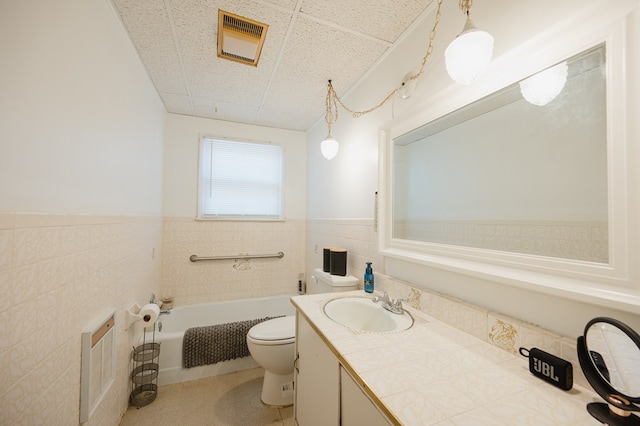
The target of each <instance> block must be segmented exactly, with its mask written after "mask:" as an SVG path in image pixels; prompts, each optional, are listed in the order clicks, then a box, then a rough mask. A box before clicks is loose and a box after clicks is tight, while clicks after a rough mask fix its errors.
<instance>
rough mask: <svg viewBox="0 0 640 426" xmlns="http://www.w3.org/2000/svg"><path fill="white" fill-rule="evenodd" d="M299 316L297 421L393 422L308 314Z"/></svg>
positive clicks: (305, 424)
mask: <svg viewBox="0 0 640 426" xmlns="http://www.w3.org/2000/svg"><path fill="white" fill-rule="evenodd" d="M296 318H297V320H296V363H295V371H294V376H295V379H294V380H295V400H294V417H295V420H296V425H298V426H316V425H317V426H330V425H336V426H337V425H344V426H361V425H368V426H378V425H380V426H387V425H389V424H391V423H390V422H389V421H388V420H387V418H386V417H385V416H384V414H382V413H381V412H380V411H379V410H378V408H377V407H376V405H375V404H374V403H373V401H371V399H369V397H368V396H367V395H366V394H365V393H364V391H363V390H362V389H361V388H360V386H359V385H358V384H357V382H356V381H355V380H354V379H353V378H352V377H351V376H350V375H349V373H348V372H347V370H346V369H345V368H344V367H343V366H341V365H340V362H339V360H338V358H337V357H336V356H335V355H334V354H333V352H332V351H331V349H329V347H328V346H327V345H326V344H325V343H324V341H323V340H322V338H321V337H320V336H319V335H318V333H317V332H316V331H315V330H314V329H313V328H312V327H311V325H309V323H308V322H307V321H306V320H305V318H304V317H302V316H301V315H300V314H297V316H296Z"/></svg>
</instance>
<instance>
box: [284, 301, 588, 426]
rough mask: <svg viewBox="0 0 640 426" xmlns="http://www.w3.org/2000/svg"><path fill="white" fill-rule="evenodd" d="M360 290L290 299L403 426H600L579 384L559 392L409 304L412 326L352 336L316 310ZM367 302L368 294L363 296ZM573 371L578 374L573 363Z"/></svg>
mask: <svg viewBox="0 0 640 426" xmlns="http://www.w3.org/2000/svg"><path fill="white" fill-rule="evenodd" d="M353 296H360V297H363V296H364V297H367V295H366V293H364V292H363V291H361V290H359V291H351V292H345V293H328V294H317V295H305V296H294V297H292V298H291V300H292V302H293V304H294V306H296V308H297V309H298V311H299V312H300V313H301V314H302V315H303V316H304V317H305V318H306V319H307V320H308V321H309V323H310V324H311V325H312V326H313V328H315V329H316V330H317V331H318V332H319V333H320V334H321V337H323V340H324V341H325V342H326V343H327V344H328V345H329V348H330V349H331V350H332V352H333V353H334V354H335V355H336V356H337V357H338V359H339V360H340V362H341V363H342V364H344V365H345V367H346V368H347V369H348V370H349V371H351V372H352V373H355V374H356V375H358V379H359V381H361V382H362V383H364V384H365V386H366V387H368V388H369V391H370V393H371V395H370V396H372V399H374V401H376V402H377V403H378V404H379V405H380V404H381V405H383V406H385V407H386V409H384V411H386V412H388V413H391V414H392V415H393V417H394V418H392V419H391V420H392V421H394V422H395V423H397V424H403V425H438V426H451V425H474V426H480V425H491V426H497V425H505V426H514V425H518V426H521V425H536V426H544V425H554V426H558V425H563V426H569V425H576V426H577V425H580V426H584V425H599V424H600V423H599V422H598V421H597V420H595V419H594V418H593V417H591V416H590V415H589V413H587V410H586V404H587V403H588V402H593V401H601V399H600V398H599V397H598V396H597V395H596V394H595V393H593V392H591V391H590V390H587V389H584V388H582V387H579V386H575V385H574V387H573V389H571V390H570V391H563V390H561V389H558V388H556V387H554V386H552V385H550V384H548V383H546V382H544V381H542V380H540V379H538V378H536V377H534V376H533V375H532V374H531V373H530V372H529V368H528V360H527V359H526V358H524V357H521V356H517V355H513V354H510V353H508V352H506V351H504V350H502V349H500V348H497V347H496V346H493V345H491V344H489V343H486V342H483V341H481V340H479V339H477V338H475V337H473V336H470V335H468V334H466V333H464V332H462V331H460V330H458V329H456V328H453V327H451V326H448V325H446V324H444V323H442V322H440V321H437V320H435V319H433V318H430V317H429V316H427V315H425V314H424V313H422V312H420V311H417V310H415V309H413V308H411V307H408V306H405V309H406V310H407V311H408V312H409V313H410V314H411V315H412V316H413V318H414V324H413V326H412V327H411V328H410V329H408V330H406V331H403V332H399V333H369V332H358V331H353V330H351V329H349V328H347V327H344V326H342V325H340V324H338V323H336V322H334V321H333V320H331V319H330V318H328V317H327V316H326V315H325V314H324V312H323V310H322V308H323V306H324V304H325V303H326V302H327V301H329V300H331V299H335V298H337V297H353ZM368 297H370V296H368ZM573 369H574V373H575V372H576V371H577V370H579V369H580V366H579V365H574V366H573Z"/></svg>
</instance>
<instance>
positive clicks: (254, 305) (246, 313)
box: [145, 295, 295, 386]
mask: <svg viewBox="0 0 640 426" xmlns="http://www.w3.org/2000/svg"><path fill="white" fill-rule="evenodd" d="M290 298H291V296H290V295H285V296H274V297H265V298H259V299H245V300H233V301H228V302H214V303H203V304H198V305H190V306H180V307H176V308H173V309H172V310H171V314H169V315H161V316H160V318H159V320H158V323H157V326H156V335H155V341H156V342H160V343H161V345H160V358H159V361H158V363H159V367H160V372H159V374H158V385H160V386H162V385H169V384H171V383H180V382H186V381H188V380H195V379H201V378H203V377H209V376H216V375H219V374H226V373H231V372H234V371H240V370H246V369H249V368H254V367H258V364H256V363H255V361H254V360H253V358H251V356H248V357H245V358H237V359H232V360H230V361H224V362H219V363H216V364H211V365H203V366H199V367H193V368H183V367H182V338H183V337H184V332H185V330H187V329H188V328H190V327H200V326H205V325H214V324H224V323H227V322H234V321H242V320H250V319H256V318H264V317H268V316H271V317H273V316H279V315H295V309H294V307H293V305H292V304H291V302H290ZM159 329H161V331H159ZM145 338H146V341H147V342H150V341H151V333H150V332H147V335H146V336H145Z"/></svg>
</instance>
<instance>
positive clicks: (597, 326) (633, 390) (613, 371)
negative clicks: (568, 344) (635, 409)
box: [586, 322, 640, 398]
mask: <svg viewBox="0 0 640 426" xmlns="http://www.w3.org/2000/svg"><path fill="white" fill-rule="evenodd" d="M586 343H587V348H588V350H589V354H590V355H591V360H592V362H593V364H594V366H595V367H596V369H597V370H598V372H599V373H600V375H601V376H602V377H603V378H604V379H605V380H606V381H607V382H608V383H609V384H610V385H611V386H612V387H614V388H615V389H616V390H618V391H619V392H620V393H621V394H623V395H626V396H630V397H633V398H640V347H638V344H640V342H634V341H633V340H632V339H631V337H629V336H628V335H627V334H626V333H625V332H624V331H623V330H620V329H619V328H618V327H616V326H615V325H613V324H610V323H607V322H596V323H594V324H593V325H591V326H590V327H589V329H588V330H587V332H586Z"/></svg>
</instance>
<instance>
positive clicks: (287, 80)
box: [264, 16, 387, 117]
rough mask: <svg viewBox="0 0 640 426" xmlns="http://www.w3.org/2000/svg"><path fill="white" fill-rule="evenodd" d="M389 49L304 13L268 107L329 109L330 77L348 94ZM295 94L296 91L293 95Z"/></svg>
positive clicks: (290, 44) (268, 99)
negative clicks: (320, 21) (323, 23)
mask: <svg viewBox="0 0 640 426" xmlns="http://www.w3.org/2000/svg"><path fill="white" fill-rule="evenodd" d="M386 50H387V45H386V44H383V43H378V42H375V41H373V40H371V39H369V38H364V37H361V36H359V35H356V34H353V33H350V32H346V31H342V30H340V29H336V28H333V27H330V26H326V25H322V24H320V23H318V22H316V21H314V20H310V19H307V18H305V17H303V16H300V17H299V18H298V20H297V22H296V24H295V27H294V30H293V32H292V34H291V38H290V39H289V42H288V44H287V50H286V51H285V53H284V55H283V57H282V60H281V62H280V64H279V67H278V72H277V73H276V75H275V76H274V79H273V84H272V86H271V90H270V92H269V96H268V97H267V99H266V101H265V105H264V106H265V108H269V109H273V110H278V109H282V105H287V104H288V105H290V108H289V110H298V109H303V110H304V109H306V108H308V107H309V105H312V106H313V108H314V109H313V110H314V111H317V114H318V115H317V116H318V117H320V116H322V115H323V114H324V111H325V101H324V99H325V96H326V91H327V89H326V87H327V80H328V79H333V82H334V87H335V88H336V90H337V91H338V93H344V92H345V91H346V90H347V89H348V88H349V87H351V85H353V84H354V83H355V82H356V81H357V80H358V79H359V78H360V77H361V76H362V75H363V74H364V73H365V71H367V70H368V69H369V68H370V67H371V66H372V65H373V64H374V63H375V62H376V61H377V60H378V58H379V57H380V55H382V54H383V53H384V52H385V51H386ZM291 94H296V96H295V97H292V96H291Z"/></svg>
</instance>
